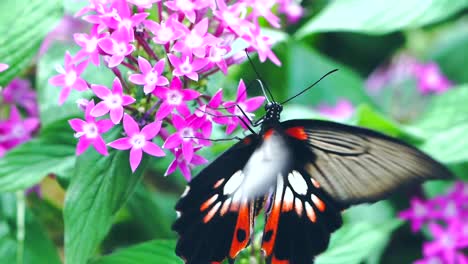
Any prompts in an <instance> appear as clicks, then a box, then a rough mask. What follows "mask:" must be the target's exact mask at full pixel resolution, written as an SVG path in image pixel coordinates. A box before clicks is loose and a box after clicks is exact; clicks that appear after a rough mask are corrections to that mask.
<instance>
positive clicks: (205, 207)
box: [200, 194, 218, 212]
mask: <svg viewBox="0 0 468 264" xmlns="http://www.w3.org/2000/svg"><path fill="white" fill-rule="evenodd" d="M216 199H218V194H215V195H213V196H211V198H210V199H208V200H206V201H205V202H204V203H203V204H202V205H201V206H200V211H202V212H203V211H205V210H206V209H208V207H210V205H212V204H213V203H214V202H215V201H216Z"/></svg>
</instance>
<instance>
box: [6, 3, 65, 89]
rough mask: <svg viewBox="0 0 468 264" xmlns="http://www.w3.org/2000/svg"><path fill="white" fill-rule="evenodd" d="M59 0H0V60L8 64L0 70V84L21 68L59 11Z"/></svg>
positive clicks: (57, 17)
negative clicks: (5, 68)
mask: <svg viewBox="0 0 468 264" xmlns="http://www.w3.org/2000/svg"><path fill="white" fill-rule="evenodd" d="M62 5H63V1H61V0H50V1H42V0H2V1H0V60H1V62H3V63H7V64H9V65H10V68H9V69H8V70H7V71H5V72H2V74H0V86H5V85H7V84H8V83H9V82H10V81H11V80H12V79H13V78H14V77H16V76H17V75H18V74H19V73H20V72H22V71H24V70H25V68H26V67H27V66H28V64H29V63H30V62H31V60H32V59H33V58H34V56H35V55H36V53H37V51H38V49H39V46H40V45H41V42H42V40H43V38H44V37H45V36H46V35H47V34H48V33H49V32H50V31H51V29H52V28H53V27H54V26H55V25H56V24H57V23H58V22H59V20H60V18H62V15H63V6H62Z"/></svg>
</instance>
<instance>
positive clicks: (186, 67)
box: [180, 57, 193, 74]
mask: <svg viewBox="0 0 468 264" xmlns="http://www.w3.org/2000/svg"><path fill="white" fill-rule="evenodd" d="M180 71H181V72H182V73H183V74H187V73H191V72H192V71H193V67H192V64H191V63H190V60H189V57H185V61H184V63H182V64H181V65H180Z"/></svg>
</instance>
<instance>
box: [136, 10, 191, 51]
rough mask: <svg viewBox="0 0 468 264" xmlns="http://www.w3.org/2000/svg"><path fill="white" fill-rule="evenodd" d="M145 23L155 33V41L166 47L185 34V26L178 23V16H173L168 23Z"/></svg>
mask: <svg viewBox="0 0 468 264" xmlns="http://www.w3.org/2000/svg"><path fill="white" fill-rule="evenodd" d="M143 23H144V24H145V26H146V27H147V28H148V29H149V30H150V31H151V33H153V35H154V37H153V41H154V42H155V43H157V44H162V45H165V44H167V43H169V42H171V41H174V40H177V39H179V38H180V37H182V36H183V35H184V34H185V32H184V29H185V26H184V25H183V24H181V23H180V22H179V21H177V14H173V15H171V16H170V17H169V18H168V19H167V20H166V21H161V24H158V23H156V22H154V21H152V20H146V21H144V22H143Z"/></svg>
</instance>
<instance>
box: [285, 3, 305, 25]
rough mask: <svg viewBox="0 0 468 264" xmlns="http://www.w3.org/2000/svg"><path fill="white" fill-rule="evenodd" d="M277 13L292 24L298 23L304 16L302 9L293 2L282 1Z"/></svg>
mask: <svg viewBox="0 0 468 264" xmlns="http://www.w3.org/2000/svg"><path fill="white" fill-rule="evenodd" d="M279 11H280V12H282V13H284V14H285V15H286V18H287V19H288V22H289V23H292V24H294V23H297V22H299V19H300V18H301V17H302V16H303V15H304V8H303V7H302V6H301V5H300V4H298V3H297V2H296V1H295V0H286V1H282V3H281V4H280V7H279Z"/></svg>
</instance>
